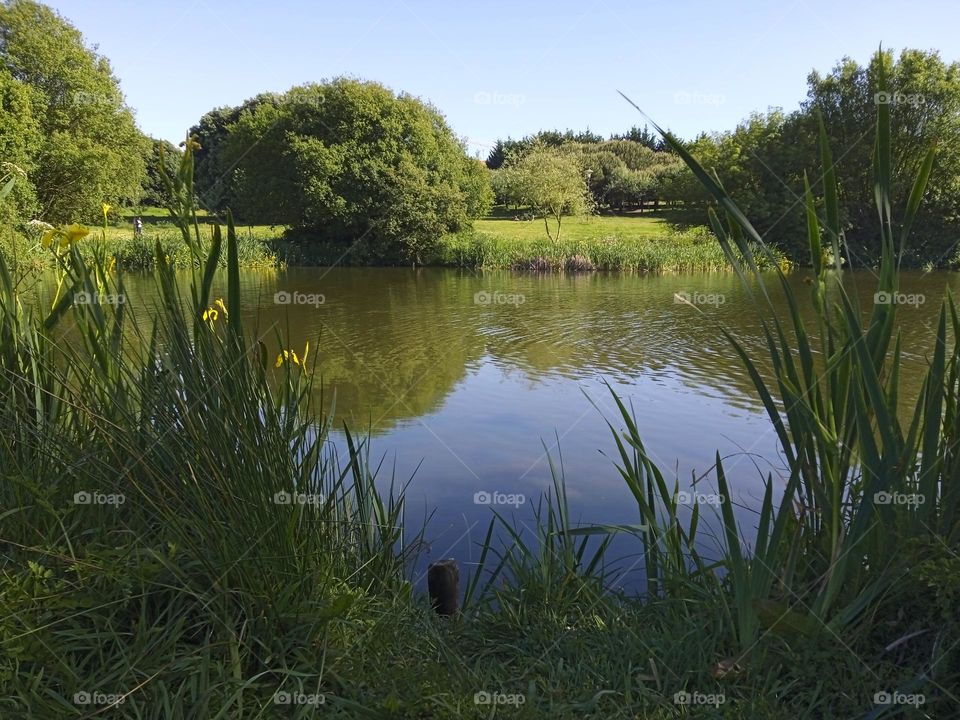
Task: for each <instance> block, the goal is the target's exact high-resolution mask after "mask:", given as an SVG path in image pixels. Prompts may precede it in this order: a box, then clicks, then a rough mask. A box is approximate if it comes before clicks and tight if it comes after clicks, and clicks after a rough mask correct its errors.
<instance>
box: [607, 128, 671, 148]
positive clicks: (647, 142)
mask: <svg viewBox="0 0 960 720" xmlns="http://www.w3.org/2000/svg"><path fill="white" fill-rule="evenodd" d="M610 139H611V140H629V141H630V142H635V143H639V144H640V145H643V146H644V147H646V148H649V149H651V150H653V151H655V152H661V151H663V150H666V149H667V144H666V143H665V142H664V140H663V138H662V137H660V135H659V134H658V133H655V132H653V131H651V130H650V128H648V127H647V126H646V125H644V126H643V127H642V128H640V127H637V126H636V125H634V126H633V127H631V128H630V129H629V130H627V132H625V133H621V134H619V135H611V136H610Z"/></svg>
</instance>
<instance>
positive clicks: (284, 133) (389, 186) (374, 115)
mask: <svg viewBox="0 0 960 720" xmlns="http://www.w3.org/2000/svg"><path fill="white" fill-rule="evenodd" d="M191 132H192V133H193V134H195V135H196V136H197V140H198V141H199V142H200V144H201V146H203V150H202V151H201V155H200V157H199V158H198V172H197V190H198V193H199V194H200V198H201V201H204V202H207V203H208V204H209V205H210V206H211V207H212V208H213V209H220V208H222V207H224V206H225V205H227V204H233V205H234V209H235V212H236V213H237V214H238V215H239V216H240V217H241V218H242V219H244V220H245V221H247V222H255V223H268V224H283V225H289V226H291V227H293V228H294V229H295V230H299V231H303V235H304V236H305V237H307V236H308V237H309V238H311V239H315V240H324V241H333V242H343V243H353V242H355V241H358V240H360V239H362V240H363V243H362V245H363V247H362V248H359V251H360V252H364V251H367V252H372V253H374V254H375V255H376V256H378V257H382V258H391V259H403V260H414V261H416V260H418V259H420V258H421V257H422V255H423V253H424V252H426V251H428V250H429V249H430V247H431V246H432V245H433V244H434V243H435V242H436V241H437V240H438V239H439V238H440V237H441V236H442V235H443V234H444V233H446V232H452V231H456V230H459V229H461V228H462V227H464V226H465V225H466V224H467V223H468V222H469V220H470V218H471V217H476V216H479V215H481V214H484V213H486V212H487V211H488V210H489V208H490V204H491V202H492V199H493V195H492V191H491V190H490V184H489V181H488V179H487V170H486V168H485V167H484V166H483V164H482V163H480V162H478V161H477V160H474V159H471V158H470V157H468V156H467V154H466V151H465V148H464V145H463V144H462V143H461V142H460V141H459V140H458V139H457V138H456V137H455V136H454V135H453V133H452V131H451V130H450V128H449V126H448V125H447V123H446V121H445V120H444V118H443V116H442V115H440V113H439V112H438V111H437V110H436V109H435V108H433V107H432V106H430V105H428V104H426V103H424V102H422V101H420V100H418V99H417V98H414V97H412V96H410V95H405V94H400V95H396V94H394V93H393V92H392V91H390V90H389V89H387V88H386V87H384V86H382V85H379V84H377V83H373V82H361V81H357V80H353V79H348V78H337V79H335V80H332V81H330V82H326V83H322V84H309V85H304V86H300V87H296V88H293V89H291V90H289V91H288V92H286V93H283V94H278V95H273V94H270V95H260V96H257V97H256V98H254V99H252V100H250V101H248V102H247V103H245V104H244V105H243V106H241V107H239V108H224V109H219V110H216V111H214V112H213V113H208V114H207V115H206V116H204V118H203V119H202V120H201V122H200V124H199V125H198V126H197V127H195V128H193V129H192V130H191Z"/></svg>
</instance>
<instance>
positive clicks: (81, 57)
mask: <svg viewBox="0 0 960 720" xmlns="http://www.w3.org/2000/svg"><path fill="white" fill-rule="evenodd" d="M0 67H2V70H3V72H2V73H0V85H2V89H3V93H4V95H5V103H4V115H3V117H4V118H5V119H4V120H3V125H0V146H3V147H4V149H11V148H9V146H10V145H11V144H14V145H18V146H19V147H17V148H16V150H14V151H12V153H11V155H10V156H8V157H11V159H12V158H14V157H21V159H23V161H24V168H25V169H27V170H28V171H29V172H30V182H31V184H32V187H30V189H29V190H27V189H26V187H27V186H24V188H25V189H24V196H23V197H21V199H20V205H21V209H27V208H29V206H30V205H31V204H32V203H30V202H29V197H28V196H29V195H31V194H33V195H35V196H36V199H37V205H38V209H39V212H40V214H41V216H42V217H43V218H44V219H46V220H47V221H49V222H65V221H68V220H77V219H80V220H87V221H93V220H95V219H96V218H98V217H99V216H100V204H101V203H102V202H108V203H111V204H119V203H120V202H121V201H124V200H131V199H136V198H137V196H138V195H139V190H140V185H141V181H142V180H143V177H144V160H143V158H144V156H145V155H146V141H145V139H144V138H143V136H142V135H141V134H140V131H139V130H138V129H137V127H136V125H135V123H134V119H133V113H132V112H131V111H130V109H129V108H128V107H127V106H126V104H125V102H124V100H123V96H122V95H121V94H120V88H119V84H118V82H117V79H116V78H115V77H114V75H113V73H112V71H111V69H110V65H109V63H108V62H107V60H106V59H105V58H103V57H102V56H100V55H98V54H96V53H95V52H94V51H93V50H91V49H89V48H87V47H86V46H85V45H84V42H83V37H82V36H81V34H80V33H79V31H77V30H76V29H75V28H74V27H72V26H71V25H70V24H69V23H67V22H66V21H65V20H64V19H63V18H61V17H60V16H59V15H57V14H56V13H55V12H54V11H53V10H51V9H50V8H48V7H46V6H45V5H41V4H39V3H36V2H33V0H9V2H5V3H3V4H0ZM7 103H10V104H9V105H8V104H7ZM28 103H29V108H30V109H29V111H28V110H27V109H26V106H27V104H28ZM8 115H10V116H13V115H15V116H16V118H17V119H16V120H13V119H9V120H8V119H6V118H7V116H8ZM11 123H13V124H11ZM14 162H16V160H14Z"/></svg>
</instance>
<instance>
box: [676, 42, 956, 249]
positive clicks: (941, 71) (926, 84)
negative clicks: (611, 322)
mask: <svg viewBox="0 0 960 720" xmlns="http://www.w3.org/2000/svg"><path fill="white" fill-rule="evenodd" d="M882 103H886V104H888V109H889V111H890V117H891V138H892V141H893V143H892V144H893V150H892V152H893V156H892V160H891V162H892V174H891V185H890V191H891V193H892V197H893V198H894V204H895V205H897V206H901V205H902V204H903V203H904V202H906V199H907V196H908V193H909V192H910V189H911V187H912V178H913V176H914V175H915V174H916V172H917V171H918V170H919V167H920V166H919V163H920V160H919V158H922V157H923V155H924V148H926V147H928V146H929V145H930V144H931V143H934V142H936V143H937V144H938V146H939V148H940V152H939V153H938V156H937V162H936V164H935V165H934V168H933V170H932V175H931V180H930V183H929V185H928V188H927V191H926V192H927V195H926V198H925V200H926V211H925V212H924V213H923V214H922V215H921V216H920V217H918V218H917V227H916V241H915V242H914V243H913V244H912V245H911V246H910V247H908V248H906V249H905V255H904V261H905V262H906V263H907V264H908V265H912V266H918V265H922V264H926V263H930V264H933V265H936V266H944V265H947V264H948V263H950V262H951V261H952V260H953V252H951V249H952V248H953V246H954V244H955V241H956V236H957V231H958V229H960V150H958V148H960V64H958V63H950V64H947V63H945V62H944V61H943V60H942V59H941V58H940V56H939V55H938V54H937V53H935V52H923V51H920V50H904V51H903V52H901V53H900V55H899V57H898V58H897V59H896V60H894V56H893V53H892V51H889V50H885V51H883V52H880V53H877V54H876V55H875V56H874V58H873V59H872V60H871V62H870V63H869V64H868V65H867V66H866V67H862V66H860V65H858V64H857V63H856V62H855V61H853V60H851V59H850V58H844V59H843V60H842V61H841V62H840V63H838V64H837V65H836V66H835V67H834V68H833V69H832V71H831V72H830V73H828V74H827V75H820V74H819V73H816V72H813V73H811V74H810V76H809V78H808V95H807V100H806V102H804V103H803V104H802V105H801V107H800V108H799V109H798V110H796V111H794V112H791V113H787V114H785V113H784V112H782V111H781V110H772V111H770V112H768V113H765V114H754V115H751V116H750V117H749V118H748V119H747V120H745V121H744V122H742V123H741V124H740V125H738V126H737V128H736V129H735V130H733V131H731V132H727V133H719V134H715V135H712V136H708V135H701V136H700V137H698V138H697V139H695V140H694V141H692V142H691V143H688V144H686V146H685V147H686V150H687V151H688V152H690V153H691V154H692V155H693V156H694V157H696V158H697V159H698V162H699V163H700V164H701V165H703V166H704V167H705V168H707V169H708V170H710V171H715V172H716V173H717V174H718V176H719V179H720V181H721V183H722V184H723V186H724V188H725V189H726V190H727V191H728V192H729V193H730V194H731V195H732V196H735V197H737V199H738V203H739V205H740V206H741V207H742V208H743V210H744V212H745V213H746V214H747V215H748V216H749V217H750V218H751V220H752V222H753V223H754V225H755V227H757V229H758V231H759V232H760V234H761V235H762V236H763V237H764V238H765V239H767V240H768V241H769V242H772V243H775V244H777V245H778V246H779V247H780V248H782V249H783V250H784V251H786V252H787V253H788V254H789V255H790V257H791V258H792V259H794V260H806V257H805V255H806V248H807V239H806V231H805V224H806V223H805V219H804V209H803V195H804V186H803V182H804V171H805V169H806V167H807V165H806V164H807V162H808V159H809V158H810V157H814V156H816V154H817V153H818V143H819V141H818V134H819V130H818V122H819V121H818V119H817V118H818V116H822V117H823V119H824V121H825V125H826V127H827V135H828V139H829V140H830V143H831V145H832V146H833V147H834V148H836V156H837V161H836V174H837V178H838V180H839V182H840V186H841V187H842V188H843V190H842V194H841V195H840V197H839V213H840V225H841V229H842V230H843V232H844V236H845V238H846V240H847V250H848V252H849V255H848V256H845V257H846V259H847V260H849V261H850V263H851V264H852V265H856V266H866V267H875V266H877V265H878V263H879V261H880V256H881V244H880V237H881V232H880V224H879V223H880V221H879V219H878V217H877V215H876V213H875V212H873V211H872V210H871V209H870V206H871V204H872V203H873V196H874V184H873V177H872V154H873V146H872V144H871V142H870V137H872V118H873V115H874V109H875V108H876V106H877V105H878V104H882ZM678 180H679V183H678V184H676V185H675V186H674V187H673V189H672V191H673V192H677V193H679V199H680V200H681V201H682V202H683V204H684V206H685V207H686V208H687V209H688V210H690V211H691V213H700V212H702V209H703V207H704V204H705V203H707V202H709V201H710V198H709V197H708V195H707V194H706V193H705V191H704V189H703V187H702V185H701V184H700V183H697V182H696V181H694V180H693V178H692V177H691V176H689V175H688V176H686V177H682V178H678ZM811 184H812V185H813V186H814V188H815V189H817V188H819V185H820V180H819V179H818V178H811Z"/></svg>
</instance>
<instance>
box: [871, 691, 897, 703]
mask: <svg viewBox="0 0 960 720" xmlns="http://www.w3.org/2000/svg"><path fill="white" fill-rule="evenodd" d="M892 703H893V696H892V695H891V694H890V693H888V692H883V691H882V692H878V693H874V694H873V704H874V705H890V704H892Z"/></svg>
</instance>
